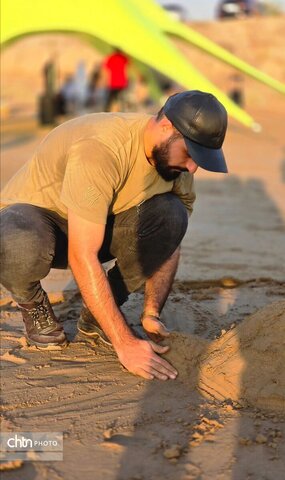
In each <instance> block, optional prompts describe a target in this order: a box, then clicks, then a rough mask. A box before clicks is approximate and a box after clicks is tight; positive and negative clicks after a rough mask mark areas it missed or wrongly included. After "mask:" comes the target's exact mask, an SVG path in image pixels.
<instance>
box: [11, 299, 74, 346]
mask: <svg viewBox="0 0 285 480" xmlns="http://www.w3.org/2000/svg"><path fill="white" fill-rule="evenodd" d="M19 307H20V309H21V312H22V316H23V321H24V324H25V327H26V339H27V342H28V344H29V345H35V346H36V347H38V348H49V347H65V346H66V345H67V340H66V337H65V333H64V330H63V328H62V326H61V325H60V324H59V322H58V320H57V318H56V316H55V314H54V313H53V310H52V307H51V304H50V303H49V299H48V296H47V294H46V293H45V294H44V298H43V300H42V302H40V303H36V302H33V303H27V304H23V303H21V304H19Z"/></svg>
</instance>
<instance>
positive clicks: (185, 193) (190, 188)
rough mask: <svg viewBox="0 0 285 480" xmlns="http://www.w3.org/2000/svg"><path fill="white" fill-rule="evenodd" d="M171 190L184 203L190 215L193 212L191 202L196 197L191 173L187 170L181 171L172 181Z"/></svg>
mask: <svg viewBox="0 0 285 480" xmlns="http://www.w3.org/2000/svg"><path fill="white" fill-rule="evenodd" d="M172 192H173V193H175V195H177V196H178V197H179V198H180V200H181V201H182V202H183V203H184V205H185V207H186V208H187V211H188V214H189V216H190V215H191V214H192V212H193V203H194V202H195V199H196V194H195V190H194V177H193V175H191V174H190V173H188V172H185V173H184V172H183V173H181V175H179V177H178V178H177V179H176V180H175V181H174V184H173V189H172Z"/></svg>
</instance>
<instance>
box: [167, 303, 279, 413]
mask: <svg viewBox="0 0 285 480" xmlns="http://www.w3.org/2000/svg"><path fill="white" fill-rule="evenodd" d="M170 344H171V350H170V351H169V352H168V353H167V354H166V355H165V357H166V358H167V359H168V360H169V361H170V362H171V363H172V364H173V365H174V366H175V367H176V368H177V369H178V371H179V377H178V378H180V380H181V381H183V382H184V383H186V384H188V385H189V386H190V387H193V388H197V389H198V391H199V392H200V393H201V394H202V395H203V396H206V397H208V398H209V397H212V398H215V399H217V400H221V401H224V400H228V399H230V400H232V401H234V402H239V403H241V404H250V405H253V406H256V407H259V408H262V409H267V410H274V411H279V412H281V413H285V301H281V302H277V303H274V304H271V305H268V306H266V307H264V308H262V309H261V310H258V311H257V312H256V313H254V314H252V315H250V316H249V317H247V318H245V319H244V321H243V322H242V323H240V324H239V325H238V326H236V327H234V328H232V329H230V330H229V331H228V332H227V333H225V334H223V335H222V336H221V337H220V338H218V339H217V340H214V341H212V342H209V341H207V340H203V339H200V338H198V337H196V336H195V335H183V334H180V333H173V334H172V335H171V338H170Z"/></svg>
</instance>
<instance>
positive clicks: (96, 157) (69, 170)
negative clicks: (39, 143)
mask: <svg viewBox="0 0 285 480" xmlns="http://www.w3.org/2000/svg"><path fill="white" fill-rule="evenodd" d="M118 165H119V164H118V161H117V157H116V155H115V153H114V152H113V151H112V150H111V149H110V148H109V147H107V146H106V145H104V144H102V143H100V142H99V141H97V140H94V139H91V140H89V139H88V140H80V141H78V142H76V143H75V144H74V145H73V146H72V147H71V148H70V150H69V152H68V158H67V164H66V170H65V175H64V179H63V185H62V190H61V196H60V200H61V201H62V203H63V204H64V205H65V206H66V207H67V208H70V209H71V210H72V211H73V212H75V213H76V214H77V215H79V216H80V217H82V218H85V219H86V220H89V221H91V222H94V223H100V224H106V222H107V216H108V211H109V207H110V205H111V203H112V201H113V197H114V192H115V190H116V188H117V187H118V184H119V182H120V174H119V169H118Z"/></svg>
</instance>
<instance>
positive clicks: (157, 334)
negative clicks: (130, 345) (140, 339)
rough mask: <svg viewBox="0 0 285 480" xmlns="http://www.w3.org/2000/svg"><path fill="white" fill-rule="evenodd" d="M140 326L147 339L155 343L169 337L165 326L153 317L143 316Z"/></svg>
mask: <svg viewBox="0 0 285 480" xmlns="http://www.w3.org/2000/svg"><path fill="white" fill-rule="evenodd" d="M142 326H143V328H144V330H145V332H146V334H147V335H148V337H149V338H150V339H151V340H153V341H154V342H156V343H157V342H161V341H162V340H163V339H164V338H166V337H169V335H170V332H169V331H168V330H167V328H166V327H165V325H163V323H162V322H161V321H160V320H159V319H158V318H156V317H155V316H153V315H144V316H143V317H142Z"/></svg>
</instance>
